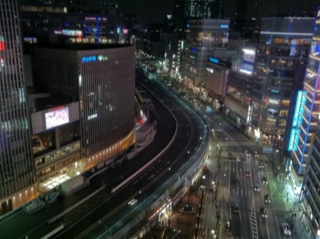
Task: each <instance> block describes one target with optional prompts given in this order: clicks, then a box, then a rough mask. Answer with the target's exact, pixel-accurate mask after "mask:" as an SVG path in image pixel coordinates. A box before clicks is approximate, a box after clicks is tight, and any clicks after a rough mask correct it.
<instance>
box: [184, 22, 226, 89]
mask: <svg viewBox="0 0 320 239" xmlns="http://www.w3.org/2000/svg"><path fill="white" fill-rule="evenodd" d="M186 32H187V36H186V44H185V51H184V55H183V56H182V63H181V74H182V77H183V80H184V81H185V82H186V84H187V85H188V87H190V88H194V87H195V88H194V89H195V90H197V88H198V86H199V85H200V84H204V83H205V79H206V76H207V73H206V71H207V70H206V64H207V62H208V60H209V57H210V56H212V55H213V52H214V51H215V50H222V49H226V47H227V44H228V35H229V20H228V19H221V20H219V19H212V20H190V21H188V23H187V30H186Z"/></svg>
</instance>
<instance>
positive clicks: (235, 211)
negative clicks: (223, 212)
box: [232, 204, 239, 214]
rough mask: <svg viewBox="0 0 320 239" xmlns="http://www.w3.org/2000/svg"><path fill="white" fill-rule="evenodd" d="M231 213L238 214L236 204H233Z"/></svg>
mask: <svg viewBox="0 0 320 239" xmlns="http://www.w3.org/2000/svg"><path fill="white" fill-rule="evenodd" d="M232 211H233V213H234V214H238V213H239V206H238V204H234V205H233V210H232Z"/></svg>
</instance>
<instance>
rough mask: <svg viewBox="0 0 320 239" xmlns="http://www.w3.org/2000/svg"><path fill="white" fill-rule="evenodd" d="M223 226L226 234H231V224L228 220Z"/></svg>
mask: <svg viewBox="0 0 320 239" xmlns="http://www.w3.org/2000/svg"><path fill="white" fill-rule="evenodd" d="M225 228H226V234H227V235H229V236H231V235H232V232H231V224H230V221H227V222H226V224H225Z"/></svg>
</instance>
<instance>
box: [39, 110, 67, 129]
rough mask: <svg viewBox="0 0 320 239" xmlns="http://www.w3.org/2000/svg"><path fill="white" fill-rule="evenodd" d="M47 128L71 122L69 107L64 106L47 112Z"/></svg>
mask: <svg viewBox="0 0 320 239" xmlns="http://www.w3.org/2000/svg"><path fill="white" fill-rule="evenodd" d="M45 120H46V129H51V128H54V127H56V126H59V125H63V124H66V123H69V109H68V107H63V108H60V109H56V110H52V111H49V112H47V113H45Z"/></svg>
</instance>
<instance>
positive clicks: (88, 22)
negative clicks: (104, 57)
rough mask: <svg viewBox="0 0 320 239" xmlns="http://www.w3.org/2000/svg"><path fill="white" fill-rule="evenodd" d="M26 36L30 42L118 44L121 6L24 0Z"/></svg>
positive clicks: (99, 1)
mask: <svg viewBox="0 0 320 239" xmlns="http://www.w3.org/2000/svg"><path fill="white" fill-rule="evenodd" d="M19 4H20V13H21V19H20V21H21V25H22V35H23V37H24V38H23V39H24V41H25V42H28V43H37V42H40V43H46V42H64V41H68V42H73V43H115V42H117V39H118V36H119V34H120V33H117V27H118V26H117V24H118V5H117V4H116V3H115V2H114V1H105V0H97V1H93V2H88V1H83V0H74V1H67V0H61V1H60V0H59V1H58V0H51V1H45V0H20V2H19Z"/></svg>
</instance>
